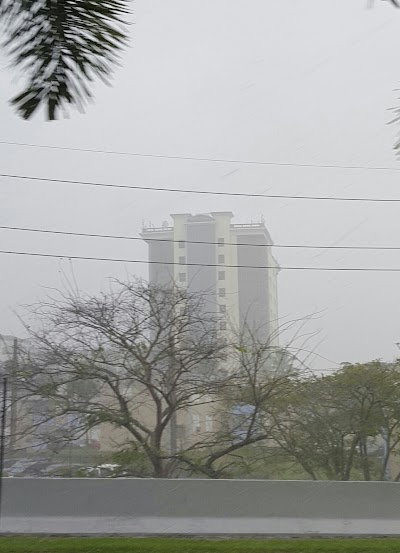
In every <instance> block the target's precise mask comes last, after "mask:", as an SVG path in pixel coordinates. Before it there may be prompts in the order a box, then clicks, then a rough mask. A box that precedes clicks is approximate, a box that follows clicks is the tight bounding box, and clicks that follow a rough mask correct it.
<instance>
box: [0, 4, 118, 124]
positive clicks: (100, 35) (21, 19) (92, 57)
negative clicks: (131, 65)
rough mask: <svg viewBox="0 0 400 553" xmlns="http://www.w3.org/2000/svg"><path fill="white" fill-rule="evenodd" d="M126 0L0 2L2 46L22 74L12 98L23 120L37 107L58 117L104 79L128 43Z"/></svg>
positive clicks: (82, 101) (87, 96)
mask: <svg viewBox="0 0 400 553" xmlns="http://www.w3.org/2000/svg"><path fill="white" fill-rule="evenodd" d="M128 13H129V10H128V7H127V3H126V0H0V21H1V23H2V26H3V27H4V29H5V35H6V39H5V40H4V41H3V46H4V47H5V48H6V51H7V52H8V54H9V55H10V57H11V60H12V62H13V63H14V64H15V65H16V66H19V67H20V68H22V70H23V71H24V72H26V75H27V79H28V82H27V84H26V87H25V89H24V90H23V91H22V92H21V93H20V94H18V95H17V96H16V97H14V98H13V99H12V100H11V103H12V104H13V105H14V106H15V108H16V109H17V111H18V112H19V113H20V115H21V116H22V117H23V118H24V119H29V118H30V117H31V116H32V114H33V113H34V112H35V111H36V110H37V109H38V107H39V106H41V105H44V106H46V109H47V117H48V119H50V120H53V119H56V118H57V115H58V114H59V111H60V110H61V109H65V108H66V107H67V106H68V105H75V106H77V107H78V108H83V107H84V105H85V104H86V102H87V100H88V99H90V98H91V91H90V88H89V86H88V85H90V84H91V82H92V81H93V80H94V78H96V77H97V78H101V79H102V80H103V81H106V82H107V81H108V77H109V76H110V74H111V72H112V68H113V66H114V65H116V64H117V62H118V57H119V51H120V50H121V49H122V48H123V47H124V45H126V42H127V35H126V32H125V29H124V25H126V22H125V20H124V18H125V17H126V16H127V14H128Z"/></svg>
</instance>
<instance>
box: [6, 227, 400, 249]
mask: <svg viewBox="0 0 400 553" xmlns="http://www.w3.org/2000/svg"><path fill="white" fill-rule="evenodd" d="M0 230H11V231H21V232H32V233H40V234H51V235H61V236H78V237H85V238H106V239H112V240H133V241H140V242H143V241H145V242H167V243H173V244H179V243H182V242H184V243H185V244H204V245H212V246H218V245H221V244H220V243H219V242H213V241H207V240H174V239H172V238H149V237H148V236H146V237H145V238H143V237H140V236H126V235H116V234H97V233H89V232H74V231H63V230H53V229H38V228H31V227H16V226H8V225H0ZM146 230H147V229H146V228H144V229H143V232H146ZM148 230H149V231H150V232H152V231H153V229H152V227H149V229H148ZM160 230H161V231H164V230H165V229H160ZM223 245H224V246H237V247H254V248H268V247H272V248H294V249H311V250H365V251H379V250H382V251H399V250H400V246H330V245H316V244H274V243H271V244H251V243H249V242H240V243H236V242H224V244H223Z"/></svg>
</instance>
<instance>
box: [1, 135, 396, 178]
mask: <svg viewBox="0 0 400 553" xmlns="http://www.w3.org/2000/svg"><path fill="white" fill-rule="evenodd" d="M0 144H3V145H6V146H22V147H26V148H43V149H48V150H63V151H68V152H85V153H91V154H104V155H114V156H130V157H144V158H146V157H147V158H155V159H172V160H183V161H199V162H207V163H233V164H239V165H267V166H268V165H270V166H276V167H312V168H317V169H347V170H352V169H356V170H360V169H361V170H364V171H400V167H385V166H369V165H341V164H335V163H330V164H322V163H321V164H319V163H296V162H289V161H288V162H280V161H264V160H256V159H238V158H222V157H221V158H214V157H197V156H180V155H169V154H151V153H145V152H124V151H118V150H102V149H96V148H76V147H72V146H51V145H49V144H32V143H28V142H8V141H6V140H0Z"/></svg>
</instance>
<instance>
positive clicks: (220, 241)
mask: <svg viewBox="0 0 400 553" xmlns="http://www.w3.org/2000/svg"><path fill="white" fill-rule="evenodd" d="M217 243H218V247H221V246H223V245H224V244H225V238H218V240H217Z"/></svg>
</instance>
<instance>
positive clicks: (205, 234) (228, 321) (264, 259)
mask: <svg viewBox="0 0 400 553" xmlns="http://www.w3.org/2000/svg"><path fill="white" fill-rule="evenodd" d="M171 218H172V220H173V225H171V226H170V225H168V223H164V224H163V226H162V227H159V228H156V227H153V226H145V227H144V228H143V230H142V233H141V237H142V238H143V239H144V240H145V241H146V243H147V244H148V247H149V262H150V263H149V280H150V283H157V284H161V285H167V284H168V283H171V282H174V283H175V284H176V285H178V286H182V287H186V288H187V289H188V290H189V292H206V293H207V294H209V297H210V301H211V305H212V304H213V303H214V305H215V310H216V312H218V313H219V315H220V316H219V329H220V331H221V332H224V331H229V329H235V330H240V329H243V328H244V326H245V325H246V326H247V327H248V328H250V329H251V330H252V331H256V332H257V334H258V336H259V338H260V339H263V340H266V341H267V340H268V342H269V343H270V345H273V346H278V341H279V340H278V293H277V277H278V272H279V266H278V264H277V262H276V260H275V259H274V257H273V255H272V248H271V246H272V244H273V243H272V240H271V236H270V234H269V232H268V230H267V228H266V227H265V224H264V222H260V223H250V224H234V223H232V218H233V213H231V212H229V211H228V212H212V213H209V214H199V215H191V214H190V213H179V214H172V215H171ZM260 266H261V267H265V268H261V269H260V268H255V267H260Z"/></svg>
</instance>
